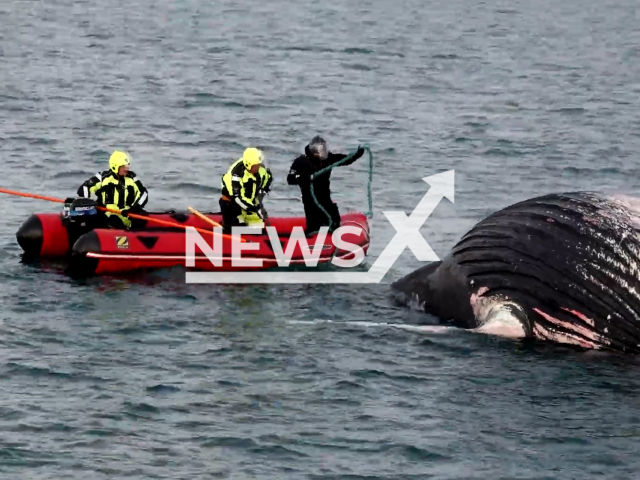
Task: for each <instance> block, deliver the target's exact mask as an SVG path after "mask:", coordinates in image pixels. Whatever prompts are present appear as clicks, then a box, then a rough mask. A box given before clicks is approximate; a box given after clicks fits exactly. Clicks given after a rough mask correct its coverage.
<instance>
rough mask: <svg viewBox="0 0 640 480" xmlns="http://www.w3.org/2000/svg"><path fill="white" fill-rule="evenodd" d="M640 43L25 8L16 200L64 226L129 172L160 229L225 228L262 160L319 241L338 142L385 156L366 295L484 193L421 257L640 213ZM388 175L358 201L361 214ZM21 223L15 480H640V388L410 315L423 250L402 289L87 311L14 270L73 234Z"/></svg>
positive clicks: (8, 184) (615, 370)
mask: <svg viewBox="0 0 640 480" xmlns="http://www.w3.org/2000/svg"><path fill="white" fill-rule="evenodd" d="M637 25H638V6H637V2H635V1H632V0H603V1H595V0H584V1H578V0H566V1H562V2H557V1H551V0H541V1H538V2H528V1H524V0H511V1H506V0H488V1H484V2H465V1H462V0H451V1H448V2H437V1H433V0H428V1H426V2H423V1H418V0H401V1H399V2H388V1H383V0H369V1H364V0H363V1H354V2H344V1H337V0H327V1H324V2H311V1H308V0H301V1H298V2H284V1H282V0H273V1H269V2H252V1H249V0H243V1H233V0H222V1H219V2H205V1H203V0H175V1H168V0H158V1H151V0H137V1H135V2H126V1H123V0H114V1H110V2H103V1H97V0H84V1H80V0H56V1H48V2H43V1H40V2H35V1H21V0H4V1H3V2H1V3H0V154H1V155H2V158H1V162H2V175H1V179H0V186H2V187H4V188H10V189H15V190H20V191H25V192H32V193H39V194H44V195H50V196H55V197H62V198H64V197H66V196H69V195H73V194H74V193H75V191H76V189H77V188H78V186H79V185H80V184H81V183H82V182H83V181H84V180H85V179H86V178H88V177H89V176H90V175H92V174H93V173H95V172H96V171H101V170H104V169H105V168H106V165H107V159H108V156H109V154H110V153H111V151H112V150H114V149H116V148H122V149H126V150H128V151H129V152H130V153H131V154H132V156H133V159H134V165H133V167H132V168H133V170H134V171H135V172H136V173H137V174H138V175H139V176H140V177H141V178H142V179H143V181H144V182H145V184H146V185H147V187H148V188H149V190H150V202H149V205H148V208H149V209H150V210H153V211H161V210H165V209H170V208H174V209H176V210H186V208H187V206H193V207H195V208H198V209H200V210H203V211H216V210H217V205H218V196H219V192H220V188H219V187H220V176H221V175H222V174H223V173H224V172H225V171H226V169H227V168H228V166H229V165H230V163H231V162H232V161H234V160H235V159H237V158H238V157H239V156H240V155H241V153H242V150H243V149H244V148H245V147H246V146H250V145H253V146H258V147H260V148H263V149H264V150H265V152H266V154H267V158H268V163H269V166H270V167H271V170H272V172H273V173H274V175H275V182H274V191H273V193H272V195H271V196H270V197H268V199H267V201H266V206H267V207H268V209H269V211H270V214H271V215H272V216H275V215H298V214H300V213H301V212H302V205H301V203H300V202H299V200H298V195H299V194H298V192H297V191H296V190H295V188H293V187H289V186H288V185H287V184H286V174H287V172H288V169H289V166H290V164H291V161H292V160H293V158H295V157H296V156H297V155H298V154H299V153H300V152H301V151H302V149H303V148H304V145H305V144H306V142H308V141H309V139H310V138H311V137H312V136H314V135H316V134H321V135H323V136H325V138H326V139H327V140H328V142H329V143H330V146H331V148H332V149H333V150H334V151H347V152H348V151H353V149H354V148H355V147H356V146H357V145H358V144H364V143H367V144H369V145H370V147H371V150H372V152H373V168H374V177H373V187H372V189H373V206H374V209H375V215H374V217H373V218H372V219H371V225H372V232H373V241H372V245H371V250H370V253H369V256H368V257H367V260H366V263H367V265H370V264H372V263H373V261H375V258H376V257H377V256H378V255H379V254H380V253H381V251H382V249H384V247H385V246H386V244H387V242H388V241H389V240H390V239H391V238H392V237H393V235H394V233H395V230H394V229H393V227H392V226H391V225H390V224H389V222H388V221H387V219H386V218H385V217H384V215H383V214H382V211H383V210H403V211H405V212H406V213H410V212H411V211H412V210H413V208H414V207H415V205H416V204H417V203H418V201H419V200H420V199H421V198H422V196H423V195H424V194H425V193H426V191H427V189H428V188H429V187H428V185H427V184H426V183H425V182H423V181H422V180H421V179H422V178H423V177H427V176H429V175H433V174H436V173H440V172H443V171H446V170H451V169H455V182H456V183H455V186H456V190H455V202H454V203H452V202H450V201H449V200H446V199H445V200H443V201H442V202H441V203H440V205H439V206H438V207H437V209H436V211H435V212H434V214H433V215H432V216H431V217H430V218H429V220H428V221H427V222H426V224H425V226H424V227H423V228H422V230H421V231H422V233H423V234H424V236H425V238H426V239H427V240H428V242H429V243H430V245H431V246H432V247H433V248H434V250H435V251H436V253H437V254H438V255H439V256H440V257H441V258H442V257H443V256H444V255H446V253H447V252H448V250H449V249H450V248H451V247H452V246H453V245H454V243H455V242H456V241H457V240H458V239H459V238H460V237H461V236H462V235H463V234H464V233H465V232H466V231H467V230H468V229H469V228H471V227H472V226H473V225H474V223H476V222H477V221H479V220H480V219H482V218H483V217H484V216H486V215H488V214H489V213H491V212H493V211H495V210H497V209H499V208H502V207H505V206H507V205H509V204H511V203H514V202H516V201H518V200H523V199H526V198H529V197H533V196H535V195H538V194H543V193H550V192H561V191H567V190H598V191H604V192H625V193H631V194H633V193H635V191H636V189H637V188H638V187H640V180H639V176H640V169H639V168H638V149H639V147H640V80H639V79H640V62H639V60H640V31H639V30H638V28H637ZM368 167H369V164H368V158H367V157H366V156H365V157H363V158H362V159H361V160H359V161H358V162H356V163H355V164H354V165H353V166H351V167H345V168H340V169H336V170H335V171H334V173H333V177H332V180H333V182H332V186H333V189H334V198H335V199H336V200H337V201H339V202H340V205H341V208H342V210H343V211H347V210H365V209H366V208H367V198H366V190H365V186H366V179H367V174H368ZM0 206H1V210H2V222H1V223H0V476H1V477H2V478H16V479H26V478H29V479H54V478H56V479H58V478H64V479H72V478H73V479H89V478H90V479H103V478H104V479H107V478H108V479H113V478H118V479H119V478H132V479H194V478H233V479H245V478H246V479H254V478H255V479H258V478H259V479H301V478H308V479H318V480H319V479H347V478H348V479H410V478H416V479H418V478H419V479H424V478H438V479H470V478H474V479H512V478H518V479H577V478H584V479H592V478H616V479H632V478H637V472H638V469H639V468H640V461H639V460H638V437H639V436H640V406H639V405H640V404H639V400H640V389H639V387H640V377H639V375H638V371H639V369H640V363H639V362H638V360H636V359H634V358H629V357H622V356H611V355H603V354H597V353H593V352H581V351H576V350H572V349H565V348H561V347H557V346H548V345H540V344H528V343H526V342H514V341H508V340H500V339H495V338H491V337H482V336H479V335H473V334H470V333H465V332H462V331H455V330H453V331H437V330H434V329H433V328H431V327H430V325H429V324H434V323H436V321H435V319H433V318H429V317H427V316H425V315H421V314H420V313H418V312H414V311H410V310H408V309H406V308H403V307H399V306H396V305H395V304H394V302H392V301H391V299H390V298H389V295H388V293H389V287H388V281H389V280H392V279H394V278H398V277H399V276H401V275H403V274H406V273H408V272H410V271H412V270H413V269H415V268H417V267H418V266H419V265H420V264H419V262H418V261H417V260H416V259H415V257H414V256H413V255H412V254H411V252H409V251H408V250H407V251H405V253H404V254H403V255H402V257H401V258H400V259H399V260H398V262H396V264H395V265H394V267H393V269H392V270H391V272H390V273H389V276H388V277H387V282H385V283H383V284H380V285H311V286H306V285H299V286H298V285H262V286H251V285H191V284H186V283H185V281H184V273H183V272H182V271H181V270H180V269H176V270H169V271H161V272H156V273H152V274H147V275H136V276H129V277H126V278H113V277H109V278H107V277H105V278H93V279H89V280H86V281H77V280H72V279H70V278H68V277H67V276H66V275H65V274H64V273H63V272H62V271H61V269H60V268H59V267H58V266H57V265H50V264H25V263H22V262H21V257H20V254H21V249H20V247H19V246H18V244H17V242H16V240H15V232H16V230H17V229H18V228H19V226H20V224H21V223H22V222H23V221H24V220H25V219H26V218H27V217H28V216H29V215H30V214H31V213H32V212H36V211H51V212H55V211H58V209H59V207H60V206H59V205H58V204H55V203H48V202H44V201H40V200H33V199H27V198H19V197H14V196H8V195H4V194H2V196H1V197H0ZM418 324H426V326H425V325H422V326H417V325H418ZM402 325H404V327H403V326H402Z"/></svg>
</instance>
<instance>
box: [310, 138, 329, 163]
mask: <svg viewBox="0 0 640 480" xmlns="http://www.w3.org/2000/svg"><path fill="white" fill-rule="evenodd" d="M307 148H308V150H309V154H310V155H311V156H312V157H314V158H315V159H318V160H326V159H327V156H328V155H329V152H328V150H327V142H325V141H324V138H322V137H320V136H318V135H316V136H315V137H313V138H312V139H311V141H310V142H309V145H307Z"/></svg>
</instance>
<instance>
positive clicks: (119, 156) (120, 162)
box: [109, 150, 131, 174]
mask: <svg viewBox="0 0 640 480" xmlns="http://www.w3.org/2000/svg"><path fill="white" fill-rule="evenodd" d="M127 165H131V159H130V158H129V155H127V154H126V153H124V152H121V151H119V150H116V151H115V152H113V153H112V154H111V157H110V158H109V168H110V169H111V171H112V172H113V173H115V174H117V173H118V170H120V167H124V166H127Z"/></svg>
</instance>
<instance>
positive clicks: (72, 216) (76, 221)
mask: <svg viewBox="0 0 640 480" xmlns="http://www.w3.org/2000/svg"><path fill="white" fill-rule="evenodd" d="M97 207H98V205H97V203H96V201H95V200H92V199H90V198H67V199H66V200H65V201H64V209H63V211H62V224H63V225H64V226H65V228H66V229H67V235H69V246H71V247H73V244H74V243H76V240H78V238H80V237H81V236H82V235H84V234H85V233H88V232H90V231H91V230H93V229H94V228H98V227H99V226H100V220H101V215H100V212H98V208H97Z"/></svg>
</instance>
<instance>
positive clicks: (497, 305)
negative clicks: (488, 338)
mask: <svg viewBox="0 0 640 480" xmlns="http://www.w3.org/2000/svg"><path fill="white" fill-rule="evenodd" d="M487 290H488V288H487V287H481V288H479V289H478V291H477V292H476V293H473V294H471V298H470V299H469V300H470V303H471V308H472V309H473V314H474V315H475V317H476V320H477V322H478V323H479V324H480V326H479V327H476V328H474V329H472V330H471V331H472V332H475V333H484V334H487V335H496V336H498V337H504V338H524V337H525V335H526V334H525V331H524V326H523V325H522V322H521V321H520V319H519V318H518V317H517V316H515V315H514V313H513V312H514V311H515V310H518V311H519V312H520V314H521V315H522V317H524V318H526V315H525V313H524V310H523V309H522V307H521V306H520V305H518V304H516V303H514V302H511V301H509V300H508V299H507V298H506V297H502V296H497V295H496V296H490V297H483V296H482V295H483V294H484V293H485V292H487Z"/></svg>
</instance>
